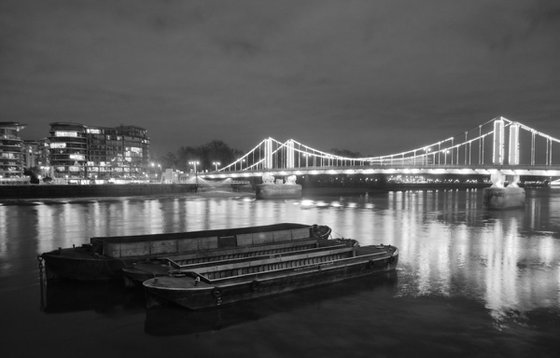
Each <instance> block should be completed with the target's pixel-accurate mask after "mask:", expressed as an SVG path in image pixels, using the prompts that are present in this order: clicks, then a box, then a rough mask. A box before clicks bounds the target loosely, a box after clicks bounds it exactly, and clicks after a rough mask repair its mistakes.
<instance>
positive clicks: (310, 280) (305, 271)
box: [144, 255, 398, 310]
mask: <svg viewBox="0 0 560 358" xmlns="http://www.w3.org/2000/svg"><path fill="white" fill-rule="evenodd" d="M397 263H398V255H397V256H391V257H384V258H381V259H375V260H372V259H371V258H367V257H366V258H362V257H356V258H354V259H350V260H348V263H345V264H340V263H325V264H320V265H313V266H309V267H301V268H295V269H293V270H287V271H286V272H285V273H283V274H280V275H269V276H267V275H266V274H264V275H263V274H262V273H260V274H256V275H254V277H253V278H251V279H247V280H244V281H242V282H239V281H237V282H236V281H235V280H233V281H232V282H231V283H227V282H226V283H223V284H220V285H218V286H214V287H200V288H198V287H194V288H190V289H181V288H173V287H171V288H168V289H162V288H161V287H157V282H158V281H157V280H164V279H166V278H163V277H162V278H157V279H152V280H148V281H146V282H144V288H145V290H146V294H147V295H146V297H147V305H148V307H152V306H155V305H159V304H161V303H170V302H171V303H174V304H177V305H179V306H182V307H186V308H189V309H192V310H197V309H204V308H211V307H218V306H221V305H225V304H232V303H235V302H239V301H245V300H251V299H256V298H262V297H266V296H271V295H277V294H282V293H286V292H292V291H297V290H301V289H306V288H311V287H315V286H321V285H328V284H332V283H335V282H340V281H345V280H349V279H355V278H359V277H364V276H369V275H375V274H380V273H385V272H389V271H393V270H395V268H396V266H397ZM185 279H190V278H185Z"/></svg>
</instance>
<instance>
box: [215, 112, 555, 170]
mask: <svg viewBox="0 0 560 358" xmlns="http://www.w3.org/2000/svg"><path fill="white" fill-rule="evenodd" d="M506 129H508V130H509V136H508V137H507V138H506V136H505V132H506ZM472 132H477V133H476V135H474V136H472V134H471V133H472ZM526 134H528V135H529V138H528V140H529V141H530V145H529V154H528V155H527V152H526V151H525V148H524V147H523V150H524V151H521V150H520V146H521V145H520V143H521V139H522V136H524V135H526ZM469 137H470V138H469ZM538 138H542V139H544V141H545V143H539V142H538ZM558 143H560V139H558V138H555V137H553V136H550V135H548V134H546V133H543V132H541V131H538V130H536V129H534V128H531V127H529V126H527V125H524V124H522V123H519V122H514V121H511V120H509V119H507V118H504V117H498V118H494V119H492V120H490V121H487V122H485V123H483V124H481V125H479V126H478V127H475V128H472V129H470V130H468V131H465V132H464V137H463V135H456V136H453V137H449V138H446V139H444V140H441V141H437V142H433V143H430V144H428V145H423V146H420V147H417V148H414V149H411V150H406V151H403V152H399V153H394V154H388V155H379V156H367V157H358V158H354V157H348V156H341V155H336V154H332V153H328V152H325V151H322V150H318V149H315V148H312V147H309V146H307V145H305V144H303V143H300V142H298V141H296V140H294V139H289V140H287V141H285V142H280V141H278V140H276V139H274V138H267V139H264V140H262V141H261V142H259V143H258V144H257V145H256V146H254V147H253V148H252V149H251V150H249V151H248V152H247V153H246V154H244V155H243V156H241V157H240V158H238V159H237V160H235V161H234V162H232V163H230V164H228V165H225V166H223V167H222V168H220V169H219V170H218V171H215V172H210V173H207V174H206V176H207V177H209V178H213V177H215V178H224V177H237V176H244V177H247V176H259V175H262V174H263V173H264V172H273V174H277V175H290V174H296V175H302V174H306V173H307V174H320V173H327V174H341V173H342V174H353V173H365V174H367V173H388V172H409V173H453V172H459V173H467V172H476V173H481V171H482V172H484V173H488V171H489V170H491V169H492V168H497V167H500V168H502V169H506V170H516V171H517V172H519V173H524V174H527V173H529V172H531V173H533V174H536V175H543V173H545V172H546V174H551V175H556V174H554V173H555V171H556V170H557V169H560V168H557V165H554V163H553V158H556V157H560V155H553V153H554V150H556V151H558V150H559V148H560V146H553V144H558ZM506 147H507V148H506ZM543 147H544V151H543ZM506 150H507V153H508V156H507V158H506V155H505V154H506ZM537 152H539V156H537ZM540 152H544V153H540ZM557 154H560V153H557ZM527 156H528V158H526V159H527V162H526V163H523V162H522V160H521V159H522V157H523V158H525V157H527ZM543 156H544V160H543ZM543 170H544V172H543ZM558 175H560V174H558Z"/></svg>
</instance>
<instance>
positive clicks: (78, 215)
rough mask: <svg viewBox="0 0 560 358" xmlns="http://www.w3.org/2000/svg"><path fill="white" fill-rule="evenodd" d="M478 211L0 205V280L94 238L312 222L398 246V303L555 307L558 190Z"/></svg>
mask: <svg viewBox="0 0 560 358" xmlns="http://www.w3.org/2000/svg"><path fill="white" fill-rule="evenodd" d="M481 203H482V200H481V192H480V191H476V190H473V191H458V190H449V191H407V192H389V193H382V194H375V195H374V194H369V195H358V196H336V197H309V198H305V199H304V200H285V201H284V200H278V201H259V200H252V199H247V198H243V197H239V198H203V197H196V196H191V197H178V198H169V197H166V198H123V199H104V200H103V199H100V200H88V201H79V202H72V201H70V202H56V201H54V202H53V201H50V202H47V203H37V205H2V206H0V268H1V272H0V278H2V277H7V276H14V275H15V276H17V275H25V274H26V273H27V272H28V271H29V270H30V268H31V264H32V263H33V264H35V263H34V261H32V259H33V258H34V257H35V255H36V254H39V253H41V252H45V251H49V250H52V249H55V248H57V247H69V246H72V245H73V244H75V245H80V244H82V243H86V242H88V240H89V238H90V237H92V236H106V235H132V234H143V233H159V232H180V231H188V230H202V229H210V228H227V227H242V226H251V225H264V224H272V223H278V222H299V223H308V224H313V223H318V224H326V225H329V226H331V227H332V229H333V232H334V233H335V235H336V236H344V237H349V238H353V239H357V240H358V241H359V242H360V243H361V244H362V245H367V244H373V243H385V244H394V245H396V246H398V247H399V250H400V263H399V281H398V290H397V296H399V297H420V296H430V295H431V296H444V297H448V296H449V297H466V298H469V299H474V300H477V301H480V302H482V303H483V304H484V305H485V306H486V308H487V309H489V310H490V312H491V315H492V317H493V319H494V320H495V321H496V322H498V323H499V322H500V321H501V320H502V319H504V317H507V316H508V315H509V314H510V313H511V312H512V311H515V312H526V311H530V310H533V309H535V308H555V309H557V308H559V307H560V294H559V292H560V244H559V240H558V238H559V234H558V231H559V230H558V228H559V224H560V219H559V217H558V213H559V212H560V192H540V191H534V192H529V193H528V200H527V205H526V207H525V209H524V210H512V211H503V212H499V211H498V212H491V211H487V210H485V209H484V208H482V205H481ZM33 268H35V266H33Z"/></svg>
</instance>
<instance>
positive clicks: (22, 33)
mask: <svg viewBox="0 0 560 358" xmlns="http://www.w3.org/2000/svg"><path fill="white" fill-rule="evenodd" d="M0 114H1V117H0V121H19V122H22V123H25V124H27V127H26V129H25V130H24V131H23V132H22V136H23V138H24V139H39V138H42V137H46V136H47V135H48V130H49V125H48V124H49V123H50V122H54V121H66V122H79V123H83V124H88V125H99V126H116V125H119V124H129V125H138V126H141V127H144V128H146V129H148V133H149V136H150V137H151V139H152V150H153V151H154V152H155V153H154V154H155V155H159V154H164V153H166V152H167V151H175V150H176V149H178V148H179V147H180V146H198V145H201V144H204V143H206V142H208V141H210V140H213V139H219V140H223V141H224V142H226V143H227V144H229V145H230V146H232V147H234V148H237V149H240V150H243V151H246V150H249V149H250V148H252V147H253V146H254V145H256V144H257V143H258V142H259V141H260V140H261V139H264V138H266V137H274V138H276V139H278V140H281V141H284V140H286V139H289V138H293V139H296V140H298V141H300V142H303V143H305V144H308V145H310V146H312V147H315V148H317V149H322V150H329V149H331V148H338V149H348V150H352V151H359V152H361V153H362V154H364V155H380V154H388V153H393V152H399V151H401V150H405V149H410V148H413V147H420V146H422V145H424V144H427V143H430V142H434V141H437V140H440V139H444V138H447V137H450V136H453V135H455V134H459V133H463V132H464V131H465V130H467V129H469V128H473V127H477V126H478V125H479V124H482V123H484V122H486V121H488V120H490V119H492V118H493V117H496V116H498V115H503V116H505V117H507V118H508V119H510V120H514V121H520V122H522V123H524V124H527V125H529V126H531V127H534V128H537V129H540V130H542V131H544V132H546V133H548V134H550V135H553V136H555V137H560V120H559V117H560V1H557V0H551V1H527V0H505V1H492V0H468V1H450V0H440V1H431V0H423V1H418V0H408V1H399V0H381V1H380V0H375V1H371V0H366V1H350V0H340V1H325V0H318V1H302V0H297V1H286V0H282V1H278V0H276V1H263V0H255V1H240V0H235V1H233V0H232V1H210V0H203V1H179V0H168V1H156V0H122V1H118V0H91V1H78V0H57V1H51V0H29V1H26V0H2V1H0Z"/></svg>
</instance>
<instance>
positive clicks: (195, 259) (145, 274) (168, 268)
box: [122, 238, 355, 286]
mask: <svg viewBox="0 0 560 358" xmlns="http://www.w3.org/2000/svg"><path fill="white" fill-rule="evenodd" d="M354 242H355V241H354V240H349V239H333V240H327V239H319V238H314V239H309V240H305V239H302V240H293V241H290V242H283V243H279V244H266V245H258V246H249V247H243V248H236V249H224V250H211V251H209V252H207V255H206V256H201V255H200V253H198V252H194V253H190V254H185V255H177V256H173V257H164V258H156V259H149V260H143V261H138V262H134V263H132V265H129V266H126V267H124V268H123V269H122V270H123V274H124V281H125V284H126V285H127V286H135V285H139V284H141V283H142V282H143V281H145V280H147V279H150V278H154V277H157V276H167V275H170V274H174V273H180V272H184V271H190V270H193V269H196V268H203V267H208V266H216V265H221V264H224V263H226V262H227V263H234V262H245V261H248V260H258V259H262V258H269V257H281V256H286V255H294V254H298V253H304V252H311V251H313V250H315V251H318V250H324V249H329V248H333V247H336V246H338V247H342V246H347V245H351V244H352V243H354Z"/></svg>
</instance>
